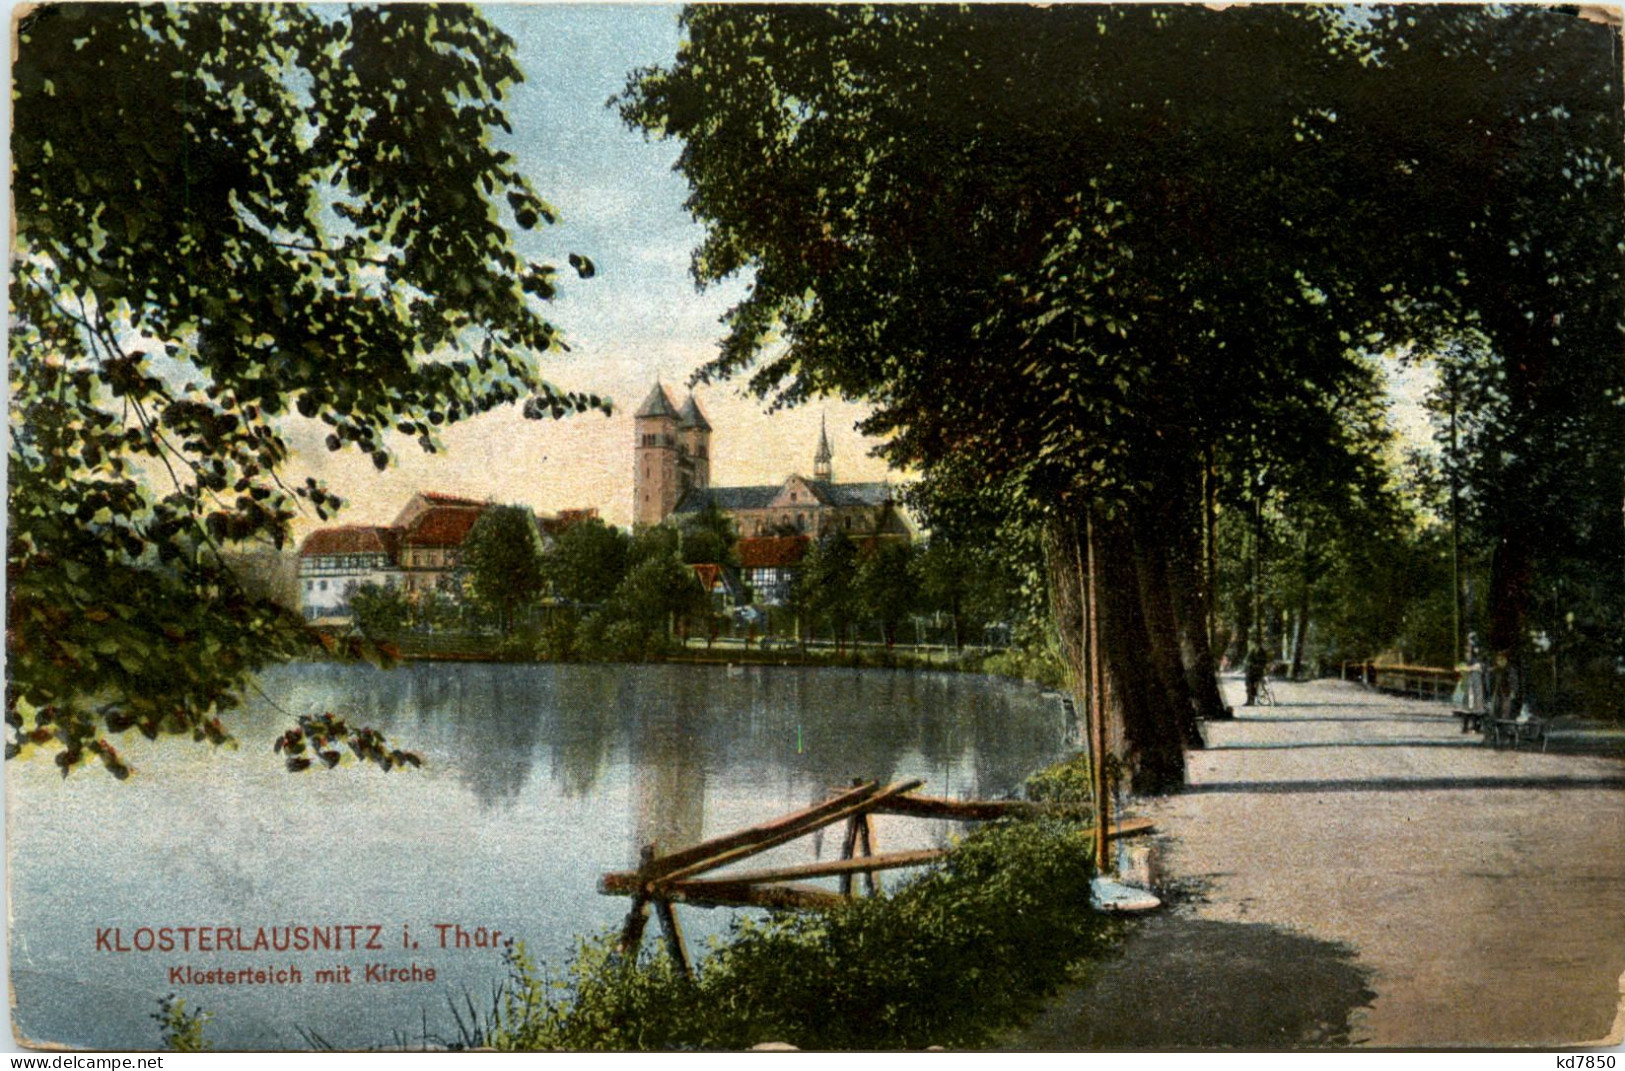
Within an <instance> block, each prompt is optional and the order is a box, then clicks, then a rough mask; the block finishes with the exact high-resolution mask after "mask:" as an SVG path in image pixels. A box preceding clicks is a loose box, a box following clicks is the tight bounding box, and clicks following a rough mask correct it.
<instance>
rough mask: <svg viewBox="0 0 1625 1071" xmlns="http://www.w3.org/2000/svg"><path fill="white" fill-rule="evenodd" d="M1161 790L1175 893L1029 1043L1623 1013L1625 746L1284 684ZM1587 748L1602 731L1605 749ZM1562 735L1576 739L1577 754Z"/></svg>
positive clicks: (1497, 1035)
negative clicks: (1544, 735) (1482, 734)
mask: <svg viewBox="0 0 1625 1071" xmlns="http://www.w3.org/2000/svg"><path fill="white" fill-rule="evenodd" d="M1276 691H1277V694H1278V696H1279V699H1280V705H1278V706H1275V707H1269V708H1251V709H1249V708H1243V707H1240V706H1239V703H1240V698H1241V696H1240V694H1239V692H1240V689H1239V684H1238V683H1237V682H1234V681H1227V682H1226V698H1227V699H1228V700H1229V701H1231V702H1233V703H1236V704H1238V706H1237V712H1238V714H1239V715H1240V717H1238V719H1237V720H1235V721H1233V722H1227V723H1215V724H1211V725H1209V726H1208V743H1209V749H1208V750H1207V751H1205V752H1201V753H1195V754H1193V755H1192V756H1191V764H1190V768H1191V775H1190V779H1191V788H1190V789H1189V790H1188V791H1187V792H1186V793H1185V794H1184V795H1181V796H1178V797H1173V798H1170V799H1167V800H1163V801H1159V802H1158V803H1156V804H1155V805H1153V806H1151V807H1149V808H1146V813H1148V814H1150V815H1151V816H1153V817H1154V818H1156V819H1157V821H1158V827H1159V831H1160V832H1161V833H1162V838H1161V840H1160V842H1159V844H1158V848H1157V864H1158V868H1159V871H1160V874H1161V877H1162V879H1163V880H1165V881H1168V882H1170V883H1171V884H1172V886H1173V888H1174V889H1175V890H1176V893H1178V892H1181V891H1182V892H1183V894H1184V895H1183V896H1182V897H1181V896H1179V895H1176V897H1175V900H1176V902H1175V904H1174V905H1173V906H1172V908H1171V909H1165V910H1164V911H1163V913H1161V914H1160V915H1158V916H1157V917H1155V918H1151V919H1147V920H1145V921H1143V922H1139V923H1136V925H1135V927H1134V930H1133V932H1132V933H1131V935H1130V936H1129V938H1128V939H1127V940H1126V941H1125V942H1124V947H1123V954H1122V956H1121V957H1120V958H1118V959H1117V960H1115V961H1113V962H1111V963H1109V964H1106V965H1104V966H1103V967H1102V968H1100V969H1099V970H1098V971H1097V972H1096V974H1095V976H1094V977H1093V978H1092V979H1090V980H1089V981H1088V982H1087V983H1085V984H1084V985H1083V986H1080V987H1079V988H1077V989H1075V990H1073V991H1071V992H1068V993H1065V994H1062V995H1061V997H1059V998H1058V999H1057V1000H1056V1001H1055V1002H1054V1003H1053V1004H1052V1005H1051V1006H1050V1007H1049V1009H1048V1010H1047V1011H1046V1012H1045V1013H1044V1014H1043V1015H1042V1016H1040V1018H1039V1019H1038V1021H1037V1022H1035V1023H1034V1024H1033V1025H1032V1026H1031V1027H1029V1028H1028V1029H1026V1030H1024V1031H1022V1032H1020V1033H1019V1034H1017V1035H1016V1036H1014V1037H1012V1038H1011V1039H1010V1040H1009V1042H1008V1045H1009V1047H1011V1048H1017V1049H1051V1050H1054V1049H1084V1048H1178V1047H1198V1048H1212V1047H1232V1046H1233V1047H1247V1048H1287V1047H1296V1046H1305V1045H1309V1046H1323V1045H1343V1044H1351V1045H1355V1046H1372V1047H1392V1048H1427V1047H1447V1048H1461V1047H1525V1046H1527V1047H1538V1048H1550V1047H1554V1046H1559V1045H1577V1044H1582V1043H1584V1042H1588V1041H1595V1040H1597V1039H1600V1038H1602V1037H1604V1036H1606V1035H1608V1034H1609V1033H1610V1031H1612V1030H1614V1029H1615V1025H1614V1024H1615V1018H1616V1013H1618V1012H1619V1010H1620V999H1621V998H1620V987H1621V981H1622V979H1621V975H1622V973H1625V762H1622V761H1621V760H1620V759H1619V758H1618V757H1617V755H1614V756H1610V755H1608V754H1595V753H1593V754H1585V753H1574V752H1576V751H1577V750H1580V749H1578V748H1576V747H1575V746H1573V743H1572V742H1570V745H1569V746H1567V747H1565V742H1564V741H1563V740H1562V739H1561V738H1558V739H1555V740H1554V741H1553V746H1552V753H1548V754H1542V753H1540V751H1539V750H1538V749H1531V748H1529V747H1527V746H1526V747H1524V748H1522V749H1521V750H1517V751H1513V750H1510V749H1504V750H1496V749H1493V748H1489V747H1485V746H1482V745H1481V744H1480V742H1479V737H1478V736H1477V735H1463V734H1462V733H1461V731H1460V723H1459V722H1458V721H1456V720H1454V719H1452V718H1450V717H1449V713H1448V708H1447V707H1445V706H1443V705H1441V704H1437V703H1423V702H1416V701H1409V700H1403V699H1396V698H1391V697H1387V696H1381V695H1376V694H1374V693H1371V692H1368V691H1365V690H1364V689H1361V688H1359V687H1358V686H1356V685H1353V684H1345V683H1342V682H1338V681H1320V682H1315V683H1311V684H1300V685H1293V684H1278V685H1277V686H1276ZM1591 750H1593V751H1595V750H1597V749H1596V748H1594V747H1593V748H1592V749H1591ZM1563 752H1567V753H1563Z"/></svg>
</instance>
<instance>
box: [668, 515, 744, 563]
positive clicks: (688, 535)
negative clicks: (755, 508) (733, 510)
mask: <svg viewBox="0 0 1625 1071" xmlns="http://www.w3.org/2000/svg"><path fill="white" fill-rule="evenodd" d="M678 530H679V531H680V532H681V533H682V545H683V561H685V562H687V563H689V564H690V565H703V564H716V565H727V566H731V567H733V568H735V569H737V568H739V550H738V543H739V531H738V529H737V527H736V526H735V525H734V523H733V521H732V520H730V519H729V518H728V515H727V514H726V513H723V512H722V510H721V509H720V508H718V506H717V504H716V502H714V501H712V502H707V503H706V504H705V508H704V509H703V510H700V511H699V512H698V513H691V514H685V515H684V516H683V517H682V519H681V520H680V521H679V522H678Z"/></svg>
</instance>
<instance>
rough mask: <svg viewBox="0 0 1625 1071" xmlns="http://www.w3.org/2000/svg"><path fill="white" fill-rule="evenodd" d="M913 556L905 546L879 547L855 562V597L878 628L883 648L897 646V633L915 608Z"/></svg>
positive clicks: (897, 544) (886, 544)
mask: <svg viewBox="0 0 1625 1071" xmlns="http://www.w3.org/2000/svg"><path fill="white" fill-rule="evenodd" d="M914 557H915V552H914V549H913V547H912V546H910V545H909V544H907V543H893V542H887V543H882V544H880V545H879V546H878V547H876V548H874V550H873V551H871V552H870V553H868V554H865V555H863V556H862V557H861V559H860V561H859V562H858V571H857V575H856V576H855V577H854V578H853V588H854V595H855V597H856V601H857V605H858V609H859V611H860V612H861V613H862V614H863V616H864V617H866V618H868V619H869V620H871V621H874V622H876V623H877V624H879V625H880V631H881V634H882V635H883V636H885V637H886V646H887V647H890V646H892V645H893V644H895V643H896V642H897V630H898V628H899V627H901V625H902V624H903V622H905V621H907V620H908V619H909V615H911V614H912V613H913V612H914V610H915V609H916V607H917V605H918V594H917V587H916V584H915V582H914V577H913V574H912V572H911V567H912V565H913V563H914Z"/></svg>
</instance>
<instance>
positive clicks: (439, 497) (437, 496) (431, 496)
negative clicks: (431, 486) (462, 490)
mask: <svg viewBox="0 0 1625 1071" xmlns="http://www.w3.org/2000/svg"><path fill="white" fill-rule="evenodd" d="M418 494H420V495H422V496H423V497H424V498H425V499H427V500H428V501H430V502H433V503H434V504H435V505H437V506H484V505H485V503H484V502H481V501H480V500H479V499H477V498H463V497H462V496H461V495H444V494H441V493H440V492H439V491H419V492H418Z"/></svg>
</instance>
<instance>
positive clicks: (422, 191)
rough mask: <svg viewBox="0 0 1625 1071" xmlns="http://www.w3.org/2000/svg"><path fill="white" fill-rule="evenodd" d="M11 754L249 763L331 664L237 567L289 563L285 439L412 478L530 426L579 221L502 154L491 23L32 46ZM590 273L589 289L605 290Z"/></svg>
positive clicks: (190, 31)
mask: <svg viewBox="0 0 1625 1071" xmlns="http://www.w3.org/2000/svg"><path fill="white" fill-rule="evenodd" d="M15 30H16V37H17V48H16V57H15V64H14V66H13V110H12V118H13V125H12V140H11V149H12V161H13V173H12V186H11V189H12V207H13V213H14V219H13V222H14V243H13V247H12V254H13V259H12V283H11V289H10V301H11V318H10V323H11V333H10V362H9V379H8V383H9V387H10V398H11V412H10V418H11V427H12V431H13V434H12V436H11V438H10V445H9V452H8V457H7V460H8V468H9V475H8V478H9V482H10V500H9V525H8V535H9V543H8V546H7V565H8V578H9V581H8V600H9V607H8V609H9V613H8V642H9V649H8V656H9V657H8V674H7V676H8V682H7V683H8V688H7V703H6V717H7V723H8V726H9V728H10V730H11V733H10V739H9V741H8V746H7V754H8V755H15V754H19V753H20V752H21V751H23V750H25V749H27V748H31V747H46V748H51V749H54V750H55V751H56V753H57V760H58V762H59V763H60V764H61V766H62V768H63V770H64V772H66V771H67V770H69V769H72V768H73V767H75V766H77V765H79V764H81V763H84V762H88V761H89V760H90V759H91V758H92V757H97V756H99V757H100V758H101V760H102V762H103V765H104V766H106V767H107V768H108V769H109V770H111V771H112V772H114V773H115V774H118V773H119V772H120V771H121V770H124V769H125V768H124V766H123V764H122V763H121V762H119V761H118V760H117V759H116V757H115V753H114V752H112V750H111V748H112V745H111V744H110V743H109V742H108V740H107V739H106V737H108V736H116V735H118V734H121V733H125V732H128V731H130V730H132V729H133V730H137V731H140V732H142V733H143V734H144V735H146V736H148V737H156V736H159V735H165V734H173V735H188V736H191V737H193V738H194V739H196V740H207V741H213V742H219V741H222V740H224V739H226V734H225V731H224V729H223V728H222V726H221V724H220V722H219V720H218V717H219V715H221V714H222V713H225V712H229V711H230V710H231V709H232V708H233V707H235V706H236V705H237V704H238V703H239V702H240V696H241V691H242V688H243V687H244V684H245V681H246V680H247V679H248V677H249V676H250V675H251V674H252V673H253V672H255V671H256V670H258V669H260V668H262V667H263V666H265V665H267V664H269V663H272V662H275V661H278V660H281V659H286V658H288V657H292V656H294V655H297V654H301V653H306V652H308V651H309V650H311V645H312V643H313V642H314V641H313V638H312V637H311V636H310V635H309V634H308V633H306V632H305V630H304V627H303V624H302V622H300V621H299V620H298V619H297V617H295V616H293V615H289V614H287V613H285V612H284V611H281V610H279V609H278V608H277V607H275V606H274V605H272V604H270V603H269V602H267V601H265V600H263V599H260V598H254V597H250V596H249V595H247V594H245V593H244V591H243V589H242V586H241V585H240V584H239V583H238V582H237V578H236V576H235V575H233V573H232V572H231V570H230V569H229V568H227V567H226V566H225V565H224V564H222V562H223V555H224V554H225V553H226V552H227V551H228V550H230V549H231V548H230V546H229V545H230V544H240V543H245V542H248V541H255V542H257V543H261V544H267V545H273V546H276V547H281V546H282V545H283V544H284V543H285V541H286V539H287V537H288V534H289V524H290V522H291V520H292V518H293V516H294V514H295V511H296V510H298V509H301V508H309V509H312V510H314V512H315V513H316V515H317V516H319V517H321V518H324V519H325V518H327V517H330V516H331V515H332V514H333V512H334V510H336V509H337V508H338V507H339V506H340V504H341V503H340V501H339V499H338V498H337V497H336V496H334V495H333V494H331V493H330V492H329V491H327V490H326V489H325V487H323V486H322V485H321V484H320V483H318V482H317V481H315V480H307V481H306V482H305V483H304V484H302V485H296V486H292V487H289V486H287V485H286V484H285V483H284V482H283V480H282V479H281V478H280V473H281V470H282V469H283V468H284V467H285V465H286V463H287V461H288V454H289V442H288V438H287V429H288V427H289V426H290V425H291V424H292V422H294V421H300V420H303V421H314V422H317V423H318V424H319V425H323V426H325V429H326V431H327V439H326V441H327V445H328V447H329V449H332V450H339V449H355V450H360V451H362V452H363V453H364V454H366V455H367V456H369V457H370V458H371V459H372V461H373V463H374V464H376V465H377V466H378V467H380V468H382V467H385V466H387V465H388V464H389V462H390V456H391V455H390V445H389V441H388V438H387V436H389V435H390V434H391V433H395V434H399V435H403V436H406V437H408V438H410V439H412V440H415V441H416V443H417V444H418V445H419V446H420V447H421V448H422V449H425V450H429V451H434V450H436V449H438V448H439V443H438V441H437V435H438V430H437V429H439V428H441V427H443V426H445V425H446V424H448V423H451V422H455V421H457V420H461V419H464V418H466V417H469V416H473V415H475V414H478V413H482V412H485V411H487V410H489V409H491V408H493V407H495V406H499V405H508V404H515V403H520V402H523V404H524V409H525V413H526V415H528V416H532V417H541V416H562V415H564V414H565V413H567V412H570V411H574V410H580V409H585V408H592V407H601V402H600V400H599V399H597V398H595V397H591V396H584V395H576V394H568V393H564V392H561V391H559V390H557V389H555V388H554V387H552V386H551V385H549V384H548V383H546V382H545V381H544V380H543V379H542V378H541V377H540V375H539V371H538V359H539V356H540V355H541V354H543V353H545V352H547V351H549V350H552V349H554V348H555V347H556V346H558V345H559V343H558V340H557V333H556V331H555V330H554V328H553V327H552V326H551V325H550V324H548V323H547V321H546V320H545V319H544V318H543V317H542V316H541V315H540V312H539V310H540V308H541V305H540V303H541V302H542V301H545V300H546V299H548V298H550V297H552V296H553V294H554V292H555V290H556V286H555V282H554V274H555V273H554V269H553V268H552V267H551V266H549V265H545V264H539V263H534V262H531V261H528V260H525V259H523V258H522V257H521V256H520V255H519V254H518V253H517V252H516V250H515V245H514V237H513V236H514V234H515V233H516V229H517V230H525V229H530V228H532V227H534V226H536V224H537V223H538V222H540V221H542V220H548V221H551V220H552V218H553V210H552V209H551V208H550V207H549V206H548V205H547V204H546V203H545V202H543V201H542V200H541V199H540V198H539V197H538V196H537V195H536V193H535V192H534V191H533V190H532V189H531V187H530V184H529V182H528V180H527V179H526V178H525V177H524V176H523V175H521V174H519V172H518V171H517V170H516V169H515V168H514V166H513V165H514V162H513V160H512V158H511V157H510V156H509V155H508V154H507V153H505V152H503V151H501V150H499V149H497V148H495V147H494V146H493V144H492V139H491V137H490V135H491V133H492V132H493V131H494V130H497V129H507V127H508V123H507V120H506V118H505V116H504V114H503V106H502V99H503V96H504V93H505V91H506V89H507V88H508V87H509V86H510V85H511V84H512V83H513V82H515V81H517V80H518V79H519V77H520V74H519V70H518V68H517V67H516V66H515V64H514V61H513V58H512V48H513V44H512V42H511V41H509V40H508V39H507V38H506V37H504V36H503V35H502V34H500V33H498V32H497V31H495V30H494V29H492V28H491V27H490V26H489V25H487V24H486V23H485V22H484V21H483V20H482V19H481V18H480V17H479V16H478V15H477V14H475V13H474V12H473V11H472V9H469V8H466V7H456V6H453V7H437V8H431V7H395V6H382V7H368V6H355V7H351V8H346V9H344V10H342V11H338V10H333V11H326V10H320V9H317V8H311V7H301V6H298V5H261V6H254V5H247V6H235V7H232V6H215V5H204V4H192V5H170V6H154V5H145V4H143V5H137V4H123V3H109V4H52V5H44V6H41V7H38V8H36V9H34V10H32V11H31V12H29V13H28V14H27V15H26V16H25V17H23V18H21V19H20V20H19V21H18V23H17V25H16V27H15ZM590 271H591V266H590V264H588V263H587V262H585V261H584V260H583V261H582V262H581V263H580V264H579V265H578V272H579V273H580V274H582V275H586V274H590Z"/></svg>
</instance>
